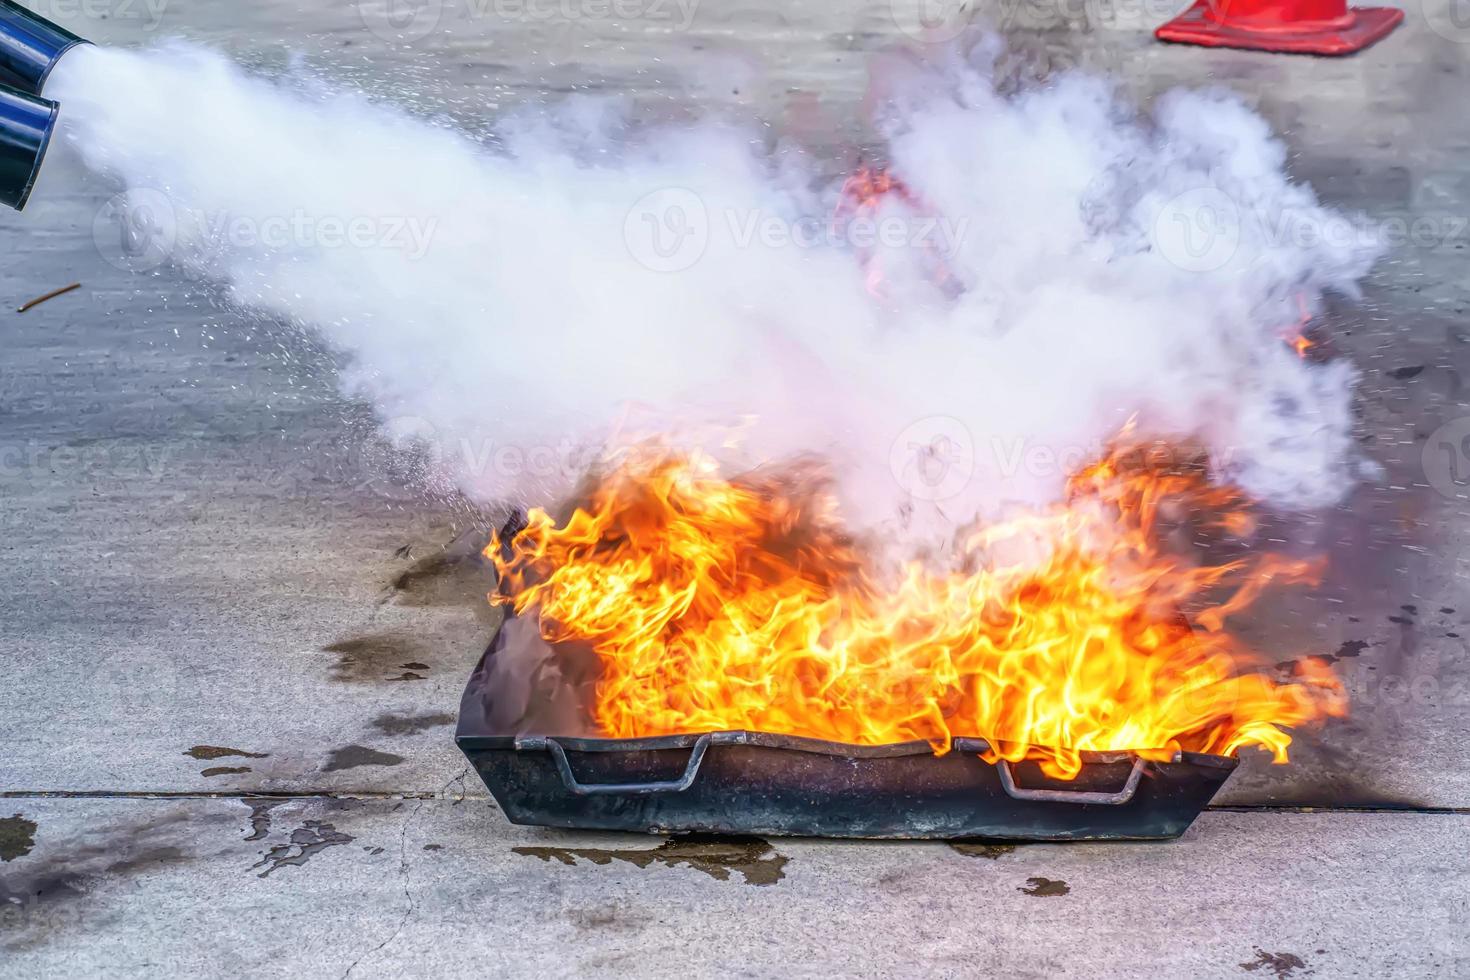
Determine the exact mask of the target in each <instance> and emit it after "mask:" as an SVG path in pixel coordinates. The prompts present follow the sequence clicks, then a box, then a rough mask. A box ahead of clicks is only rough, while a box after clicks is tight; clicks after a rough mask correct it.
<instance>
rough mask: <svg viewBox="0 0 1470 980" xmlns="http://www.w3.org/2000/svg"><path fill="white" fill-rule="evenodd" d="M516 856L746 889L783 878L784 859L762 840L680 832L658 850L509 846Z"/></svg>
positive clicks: (655, 848)
mask: <svg viewBox="0 0 1470 980" xmlns="http://www.w3.org/2000/svg"><path fill="white" fill-rule="evenodd" d="M512 850H513V851H515V853H517V854H524V855H526V856H527V857H534V858H540V859H541V860H542V861H546V862H548V863H550V862H552V861H558V862H560V863H562V864H565V865H568V866H575V865H576V864H577V862H578V861H590V862H591V863H592V864H598V865H607V864H611V863H612V862H614V861H620V862H623V863H625V864H631V865H633V866H634V867H636V868H648V867H651V866H652V865H655V864H662V865H664V866H666V867H670V868H673V867H679V866H681V865H682V866H684V867H688V868H693V869H694V870H695V871H700V872H703V873H704V874H707V875H709V876H710V877H711V878H714V879H715V880H717V881H729V880H730V874H731V872H735V873H738V874H739V875H740V876H741V877H742V878H744V879H745V883H746V884H747V885H774V884H775V883H776V882H778V881H780V880H781V879H782V878H784V877H785V876H786V872H785V868H786V862H787V860H788V859H787V858H786V856H785V855H783V854H778V853H777V852H776V849H775V848H774V847H772V846H771V842H770V841H768V840H766V839H765V838H763V837H746V836H743V835H733V834H732V835H724V834H719V835H716V834H682V835H679V836H677V837H671V838H669V839H668V840H666V841H664V842H663V843H662V844H660V845H659V846H658V847H653V848H627V849H622V848H618V849H605V848H597V847H515V848H512Z"/></svg>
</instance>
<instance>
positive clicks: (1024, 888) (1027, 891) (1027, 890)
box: [1016, 878, 1072, 898]
mask: <svg viewBox="0 0 1470 980" xmlns="http://www.w3.org/2000/svg"><path fill="white" fill-rule="evenodd" d="M1071 890H1072V889H1071V888H1070V887H1069V886H1068V885H1067V883H1066V882H1065V881H1062V880H1061V879H1059V878H1058V879H1052V878H1027V879H1026V884H1024V885H1021V886H1020V887H1019V888H1017V889H1016V891H1018V892H1020V893H1021V894H1023V895H1033V896H1035V897H1036V898H1052V897H1054V896H1056V895H1065V894H1067V893H1068V892H1070V891H1071Z"/></svg>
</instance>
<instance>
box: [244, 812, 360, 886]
mask: <svg viewBox="0 0 1470 980" xmlns="http://www.w3.org/2000/svg"><path fill="white" fill-rule="evenodd" d="M355 839H356V838H354V837H352V836H351V835H349V834H344V833H342V832H341V831H339V830H338V829H337V828H336V827H334V826H332V825H331V824H329V823H323V822H322V821H320V820H308V821H306V822H305V823H303V824H302V825H301V826H300V827H297V828H296V829H295V830H293V831H291V839H290V841H288V842H287V843H285V844H277V845H276V846H275V847H272V848H271V849H270V850H268V851H266V852H265V854H264V856H262V857H261V859H260V860H259V861H257V862H256V863H255V864H252V865H251V866H250V870H251V871H254V870H255V869H256V868H265V870H264V871H262V872H261V873H260V874H259V875H258V877H261V878H264V877H266V876H267V875H269V874H271V873H273V872H275V871H279V870H280V869H282V868H286V867H300V866H301V865H303V864H305V863H306V862H307V861H310V860H311V859H312V858H313V857H315V856H316V855H318V854H320V853H321V852H322V851H325V850H326V849H327V848H329V847H339V846H341V845H343V844H350V843H352V842H353V840H355Z"/></svg>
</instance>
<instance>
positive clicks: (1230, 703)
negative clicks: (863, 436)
mask: <svg viewBox="0 0 1470 980" xmlns="http://www.w3.org/2000/svg"><path fill="white" fill-rule="evenodd" d="M1190 515H1192V516H1193V517H1194V519H1195V521H1196V523H1195V525H1194V527H1195V528H1196V529H1197V530H1198V531H1200V532H1201V533H1206V532H1209V533H1216V534H1238V533H1240V532H1242V531H1244V530H1248V529H1249V526H1250V519H1249V517H1248V515H1247V514H1246V513H1245V510H1244V507H1243V502H1242V501H1241V500H1240V498H1239V496H1238V495H1237V494H1236V493H1235V492H1234V491H1232V490H1229V489H1221V488H1217V487H1213V486H1211V485H1210V484H1208V483H1207V481H1206V480H1205V478H1204V476H1203V474H1202V471H1201V469H1200V468H1199V467H1197V466H1194V467H1188V466H1186V467H1166V466H1162V465H1159V464H1157V463H1151V462H1150V458H1149V455H1148V453H1147V452H1146V451H1144V450H1141V449H1132V450H1118V451H1115V452H1113V453H1112V454H1110V455H1109V456H1107V457H1106V458H1105V459H1103V460H1101V461H1100V462H1097V463H1095V464H1093V465H1091V466H1090V467H1088V468H1087V469H1085V470H1083V471H1081V472H1079V473H1077V474H1076V475H1075V476H1073V477H1072V479H1071V480H1070V481H1069V488H1068V494H1067V497H1066V500H1065V502H1064V503H1062V504H1059V505H1057V506H1055V507H1052V508H1049V509H1045V510H1040V511H1036V512H1031V513H1027V514H1025V515H1023V516H1020V517H1018V518H1016V519H1014V520H1010V521H1007V522H1004V523H998V524H992V525H987V526H982V527H978V528H974V529H972V530H970V531H968V532H967V533H966V534H965V535H963V537H962V540H961V542H960V544H959V547H958V548H957V555H956V558H955V560H954V561H953V562H951V563H949V564H948V565H946V566H945V567H943V568H936V567H934V564H933V563H932V562H931V563H925V562H919V561H913V562H908V563H906V564H904V565H903V566H902V567H901V568H900V569H898V570H896V571H895V572H893V573H892V574H891V575H885V574H883V573H882V572H880V571H879V570H878V569H877V567H875V566H876V565H877V564H878V563H877V562H876V561H875V560H874V559H873V558H872V552H871V551H870V549H868V548H865V547H864V545H863V544H862V543H861V542H860V541H858V540H857V539H855V538H854V537H853V536H852V535H851V533H850V532H849V531H848V530H847V529H846V528H845V527H844V525H843V523H842V521H841V520H840V518H839V516H838V509H837V504H836V500H835V496H834V494H833V493H832V490H831V487H830V485H829V483H828V481H827V479H826V476H825V474H824V472H823V470H822V468H821V467H820V465H818V464H816V463H811V462H803V463H797V464H790V465H786V466H783V467H777V468H771V469H768V470H767V469H762V470H757V471H755V472H753V473H749V474H746V475H744V476H741V477H739V478H736V479H726V478H722V477H721V476H720V475H719V474H718V472H717V470H716V468H715V467H714V466H713V464H709V463H707V462H705V461H700V460H694V459H690V458H686V457H682V456H680V455H677V454H674V453H670V452H666V451H662V450H657V449H650V450H649V451H647V452H644V453H641V454H636V455H634V456H632V457H630V458H629V459H627V461H625V462H623V463H622V464H621V465H619V466H618V467H616V468H615V469H613V470H612V471H611V472H609V473H607V474H605V475H604V476H603V477H602V478H601V479H599V480H598V481H597V482H596V484H595V485H594V486H593V487H592V488H591V490H590V492H589V494H588V496H587V498H586V501H585V503H584V505H583V506H581V507H578V508H576V509H575V510H574V511H573V512H572V513H571V514H570V516H569V517H567V518H566V519H565V520H564V521H560V522H559V521H556V520H554V519H553V518H552V517H551V516H550V515H548V514H547V513H545V512H544V511H540V510H537V511H533V512H531V514H530V515H529V524H528V526H527V527H525V529H524V530H522V531H520V532H519V533H518V534H517V535H516V536H515V537H514V538H512V539H511V540H510V541H508V542H502V541H499V540H497V541H495V542H492V544H491V546H490V547H489V548H488V549H487V550H486V555H487V556H488V557H490V558H491V559H492V560H494V561H495V562H496V565H497V567H498V569H499V571H500V573H501V576H502V583H503V586H502V588H503V591H504V593H505V596H506V598H503V599H500V600H499V601H504V602H508V603H510V604H512V605H513V607H514V610H515V612H516V613H517V614H519V615H523V616H535V617H536V618H537V622H538V623H539V626H540V631H541V634H542V636H543V637H544V638H545V639H546V640H547V641H548V642H550V643H552V644H576V645H578V646H579V647H582V648H584V649H585V648H590V649H591V650H592V651H594V652H595V654H596V656H597V659H598V663H599V666H600V671H601V673H600V676H599V679H598V681H597V685H596V692H595V698H594V702H595V703H594V707H593V714H594V720H595V721H596V723H597V725H598V726H599V728H600V729H601V730H602V731H603V732H605V733H606V734H607V735H608V736H610V737H616V738H630V737H641V736H653V735H666V734H673V733H685V732H706V731H722V730H732V729H747V730H756V731H764V732H776V733H784V734H790V735H802V736H810V737H813V738H821V739H829V740H833V741H840V742H846V743H849V744H863V745H873V744H886V743H893V742H902V741H907V740H912V739H924V740H926V741H928V742H929V743H930V744H932V745H933V747H934V750H935V751H936V752H944V751H947V750H948V749H949V747H950V745H951V742H952V739H953V738H954V737H956V736H978V737H983V738H985V739H987V740H989V741H990V742H991V743H992V745H993V748H992V750H991V752H990V753H989V754H988V755H987V758H988V759H990V761H995V759H997V758H1005V759H1009V760H1012V761H1018V760H1020V759H1022V758H1035V759H1039V760H1040V761H1041V763H1042V766H1043V768H1044V769H1045V770H1046V771H1047V772H1048V773H1049V774H1051V775H1054V776H1060V777H1066V778H1070V777H1072V776H1075V775H1076V773H1077V772H1078V771H1079V770H1080V768H1081V759H1080V757H1079V753H1080V752H1082V751H1084V750H1103V751H1118V750H1134V751H1139V752H1141V753H1143V754H1145V755H1147V756H1149V757H1152V758H1166V757H1168V756H1170V755H1172V754H1173V752H1175V751H1177V750H1181V749H1182V750H1188V751H1197V752H1213V753H1221V754H1229V753H1232V752H1234V751H1235V750H1237V749H1239V748H1241V747H1242V746H1248V745H1258V746H1261V747H1264V748H1265V749H1267V750H1268V751H1270V752H1271V753H1272V754H1273V756H1274V757H1275V759H1276V761H1278V762H1284V761H1285V760H1286V748H1287V745H1288V744H1289V743H1290V741H1291V736H1290V735H1289V734H1288V733H1287V732H1286V730H1285V728H1286V727H1287V726H1293V725H1299V724H1302V723H1304V722H1309V721H1313V720H1315V719H1320V718H1322V717H1323V716H1325V715H1330V714H1341V713H1342V712H1343V710H1344V709H1343V703H1342V699H1341V697H1340V693H1341V687H1340V685H1338V684H1337V683H1336V681H1335V680H1334V679H1333V677H1332V675H1331V673H1330V671H1329V670H1328V669H1327V667H1326V666H1325V665H1324V664H1322V663H1321V662H1317V661H1310V660H1308V661H1305V663H1307V664H1308V665H1309V667H1308V669H1307V670H1306V671H1305V672H1303V673H1301V674H1300V675H1299V676H1298V677H1297V678H1295V682H1294V683H1291V684H1281V683H1277V682H1275V681H1273V680H1272V679H1270V678H1269V677H1268V676H1267V675H1266V674H1265V673H1264V672H1260V668H1261V661H1260V659H1259V658H1258V657H1256V656H1255V655H1254V654H1253V653H1252V652H1251V651H1249V650H1247V649H1246V648H1244V647H1243V646H1242V645H1241V644H1240V643H1239V642H1238V641H1237V640H1235V639H1233V638H1232V637H1231V636H1230V635H1229V634H1228V633H1226V632H1225V631H1224V629H1223V625H1224V621H1225V619H1226V618H1227V617H1228V616H1229V615H1231V614H1232V613H1234V612H1236V611H1238V610H1240V609H1242V608H1243V607H1245V606H1246V605H1248V604H1249V603H1250V602H1251V601H1252V600H1254V599H1255V598H1256V596H1257V595H1258V594H1259V593H1260V592H1261V590H1262V589H1263V588H1265V587H1266V586H1267V585H1269V584H1271V583H1273V582H1291V581H1302V580H1306V579H1309V578H1310V577H1311V576H1312V575H1313V574H1314V571H1315V569H1314V568H1313V567H1312V566H1311V565H1309V564H1308V563H1302V562H1294V561H1287V560H1284V559H1281V558H1276V557H1258V558H1254V559H1250V560H1245V559H1242V560H1236V561H1231V562H1228V563H1225V564H1218V565H1211V566H1197V565H1193V564H1190V563H1186V562H1184V561H1181V560H1179V559H1177V558H1174V557H1172V556H1170V555H1169V554H1168V553H1167V552H1166V550H1165V548H1164V547H1163V543H1164V537H1165V535H1166V533H1167V530H1166V525H1170V524H1176V523H1178V522H1179V521H1181V520H1182V519H1184V518H1185V517H1188V516H1190ZM502 546H504V551H502ZM1186 604H1189V605H1192V606H1195V607H1199V611H1198V612H1197V613H1196V615H1195V619H1196V621H1197V622H1198V623H1199V624H1201V626H1202V627H1203V631H1202V632H1195V631H1194V630H1192V629H1191V628H1190V627H1189V626H1188V625H1187V624H1186V623H1185V621H1184V620H1183V618H1182V615H1181V613H1180V611H1179V610H1180V608H1181V606H1183V605H1186Z"/></svg>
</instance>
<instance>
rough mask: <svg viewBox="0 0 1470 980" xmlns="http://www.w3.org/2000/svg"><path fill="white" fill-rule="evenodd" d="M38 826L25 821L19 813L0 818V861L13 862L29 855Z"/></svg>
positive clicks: (33, 822) (30, 821)
mask: <svg viewBox="0 0 1470 980" xmlns="http://www.w3.org/2000/svg"><path fill="white" fill-rule="evenodd" d="M38 826H40V825H39V824H37V823H36V821H34V820H27V819H26V818H25V817H23V816H21V815H20V814H19V813H17V814H16V815H15V816H13V817H4V818H0V861H14V860H15V859H16V858H20V857H25V856H26V855H27V854H29V853H31V848H32V847H34V846H35V844H36V828H37V827H38Z"/></svg>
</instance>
